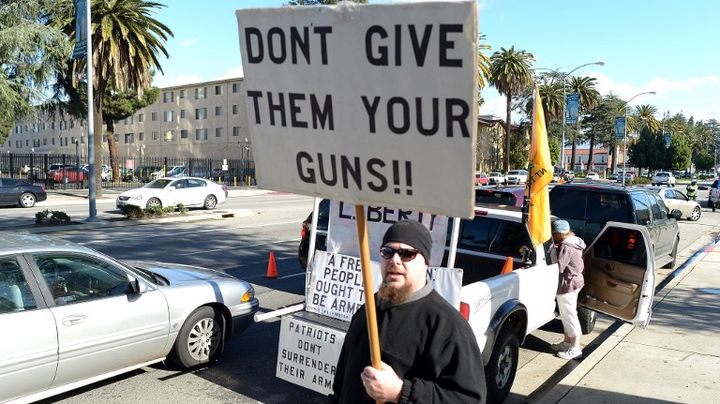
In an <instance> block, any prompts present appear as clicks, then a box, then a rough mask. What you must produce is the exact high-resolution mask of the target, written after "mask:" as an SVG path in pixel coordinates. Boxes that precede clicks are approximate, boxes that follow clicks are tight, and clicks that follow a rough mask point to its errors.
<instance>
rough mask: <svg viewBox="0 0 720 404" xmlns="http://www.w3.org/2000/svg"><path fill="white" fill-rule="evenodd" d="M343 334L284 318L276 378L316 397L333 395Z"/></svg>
mask: <svg viewBox="0 0 720 404" xmlns="http://www.w3.org/2000/svg"><path fill="white" fill-rule="evenodd" d="M344 340H345V332H344V331H340V330H337V329H335V328H331V327H325V326H323V325H320V324H316V323H313V322H310V321H304V320H303V319H300V318H298V317H294V316H283V318H282V322H281V324H280V339H279V340H278V357H277V368H276V369H275V376H277V377H279V378H281V379H283V380H287V381H289V382H291V383H295V384H298V385H300V386H303V387H306V388H308V389H311V390H315V391H317V392H318V393H322V394H325V395H328V394H330V393H332V383H333V379H334V378H335V369H336V367H337V361H338V358H339V357H340V350H341V349H342V344H343V341H344Z"/></svg>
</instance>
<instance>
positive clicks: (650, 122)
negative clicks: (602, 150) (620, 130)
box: [628, 104, 661, 133]
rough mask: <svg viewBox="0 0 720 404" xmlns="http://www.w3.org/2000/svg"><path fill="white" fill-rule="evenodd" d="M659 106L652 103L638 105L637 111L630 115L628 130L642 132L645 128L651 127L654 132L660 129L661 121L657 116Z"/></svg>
mask: <svg viewBox="0 0 720 404" xmlns="http://www.w3.org/2000/svg"><path fill="white" fill-rule="evenodd" d="M655 114H657V108H655V107H654V106H652V105H647V104H645V105H638V106H636V107H635V111H634V112H633V113H632V114H631V115H630V116H629V117H628V131H629V132H638V133H639V132H640V131H642V130H643V128H649V129H650V130H651V131H653V132H658V131H660V128H661V125H660V122H659V121H658V120H657V118H655Z"/></svg>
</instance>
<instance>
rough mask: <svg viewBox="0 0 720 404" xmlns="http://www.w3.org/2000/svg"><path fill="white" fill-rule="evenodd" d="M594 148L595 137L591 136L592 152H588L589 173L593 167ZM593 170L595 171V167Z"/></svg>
mask: <svg viewBox="0 0 720 404" xmlns="http://www.w3.org/2000/svg"><path fill="white" fill-rule="evenodd" d="M593 147H595V135H590V150H589V151H588V163H587V171H590V167H591V166H592V165H593ZM592 169H593V170H594V169H595V167H593V168H592Z"/></svg>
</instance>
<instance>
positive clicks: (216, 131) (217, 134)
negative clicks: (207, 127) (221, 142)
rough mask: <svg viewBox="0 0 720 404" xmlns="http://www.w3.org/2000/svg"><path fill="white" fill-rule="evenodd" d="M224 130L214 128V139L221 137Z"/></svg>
mask: <svg viewBox="0 0 720 404" xmlns="http://www.w3.org/2000/svg"><path fill="white" fill-rule="evenodd" d="M223 129H224V128H215V137H222V135H223Z"/></svg>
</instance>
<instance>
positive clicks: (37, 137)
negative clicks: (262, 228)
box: [0, 78, 504, 171]
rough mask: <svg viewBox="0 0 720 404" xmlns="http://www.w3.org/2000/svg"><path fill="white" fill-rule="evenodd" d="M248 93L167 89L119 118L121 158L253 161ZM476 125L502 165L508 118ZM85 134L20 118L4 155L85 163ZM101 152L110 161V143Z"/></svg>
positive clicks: (44, 119)
mask: <svg viewBox="0 0 720 404" xmlns="http://www.w3.org/2000/svg"><path fill="white" fill-rule="evenodd" d="M244 91H245V88H244V83H243V79H242V78H234V79H226V80H216V81H208V82H203V83H194V84H186V85H181V86H174V87H166V88H162V89H161V91H160V96H159V98H158V100H157V101H156V102H155V103H153V104H152V105H149V106H147V107H145V108H142V109H140V110H138V111H136V112H135V113H134V114H133V115H131V116H129V117H127V118H125V119H122V120H120V121H117V122H114V133H115V142H116V149H117V153H118V156H119V157H120V159H122V158H135V159H138V158H139V159H142V158H153V157H168V158H181V159H182V158H200V159H203V158H208V159H215V160H217V159H241V160H245V159H248V160H252V150H251V142H250V133H249V131H248V122H247V119H248V118H247V114H246V112H245V100H244ZM477 125H478V142H477V161H476V168H478V169H480V170H485V171H488V170H491V169H493V168H495V167H498V166H499V165H500V158H501V155H502V145H501V139H502V136H503V133H504V122H503V120H502V119H500V118H496V117H493V116H487V115H485V116H479V117H478V122H477ZM103 128H104V127H103ZM104 129H105V128H104ZM86 138H87V125H86V122H85V121H84V120H76V119H74V118H72V117H70V116H68V115H66V114H62V113H54V114H53V113H44V114H42V115H41V116H39V117H38V118H37V119H36V120H31V121H27V122H18V123H17V124H16V125H15V127H14V128H13V130H12V133H11V134H10V137H9V138H8V140H7V141H6V142H5V144H3V145H0V153H8V152H9V153H18V154H23V153H36V154H55V155H57V154H67V155H69V156H73V157H74V156H75V155H76V154H78V155H79V159H80V160H82V161H84V160H85V158H84V156H85V155H86V154H87V139H86ZM102 155H103V159H104V160H105V161H107V159H108V146H107V142H106V141H103V148H102Z"/></svg>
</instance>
